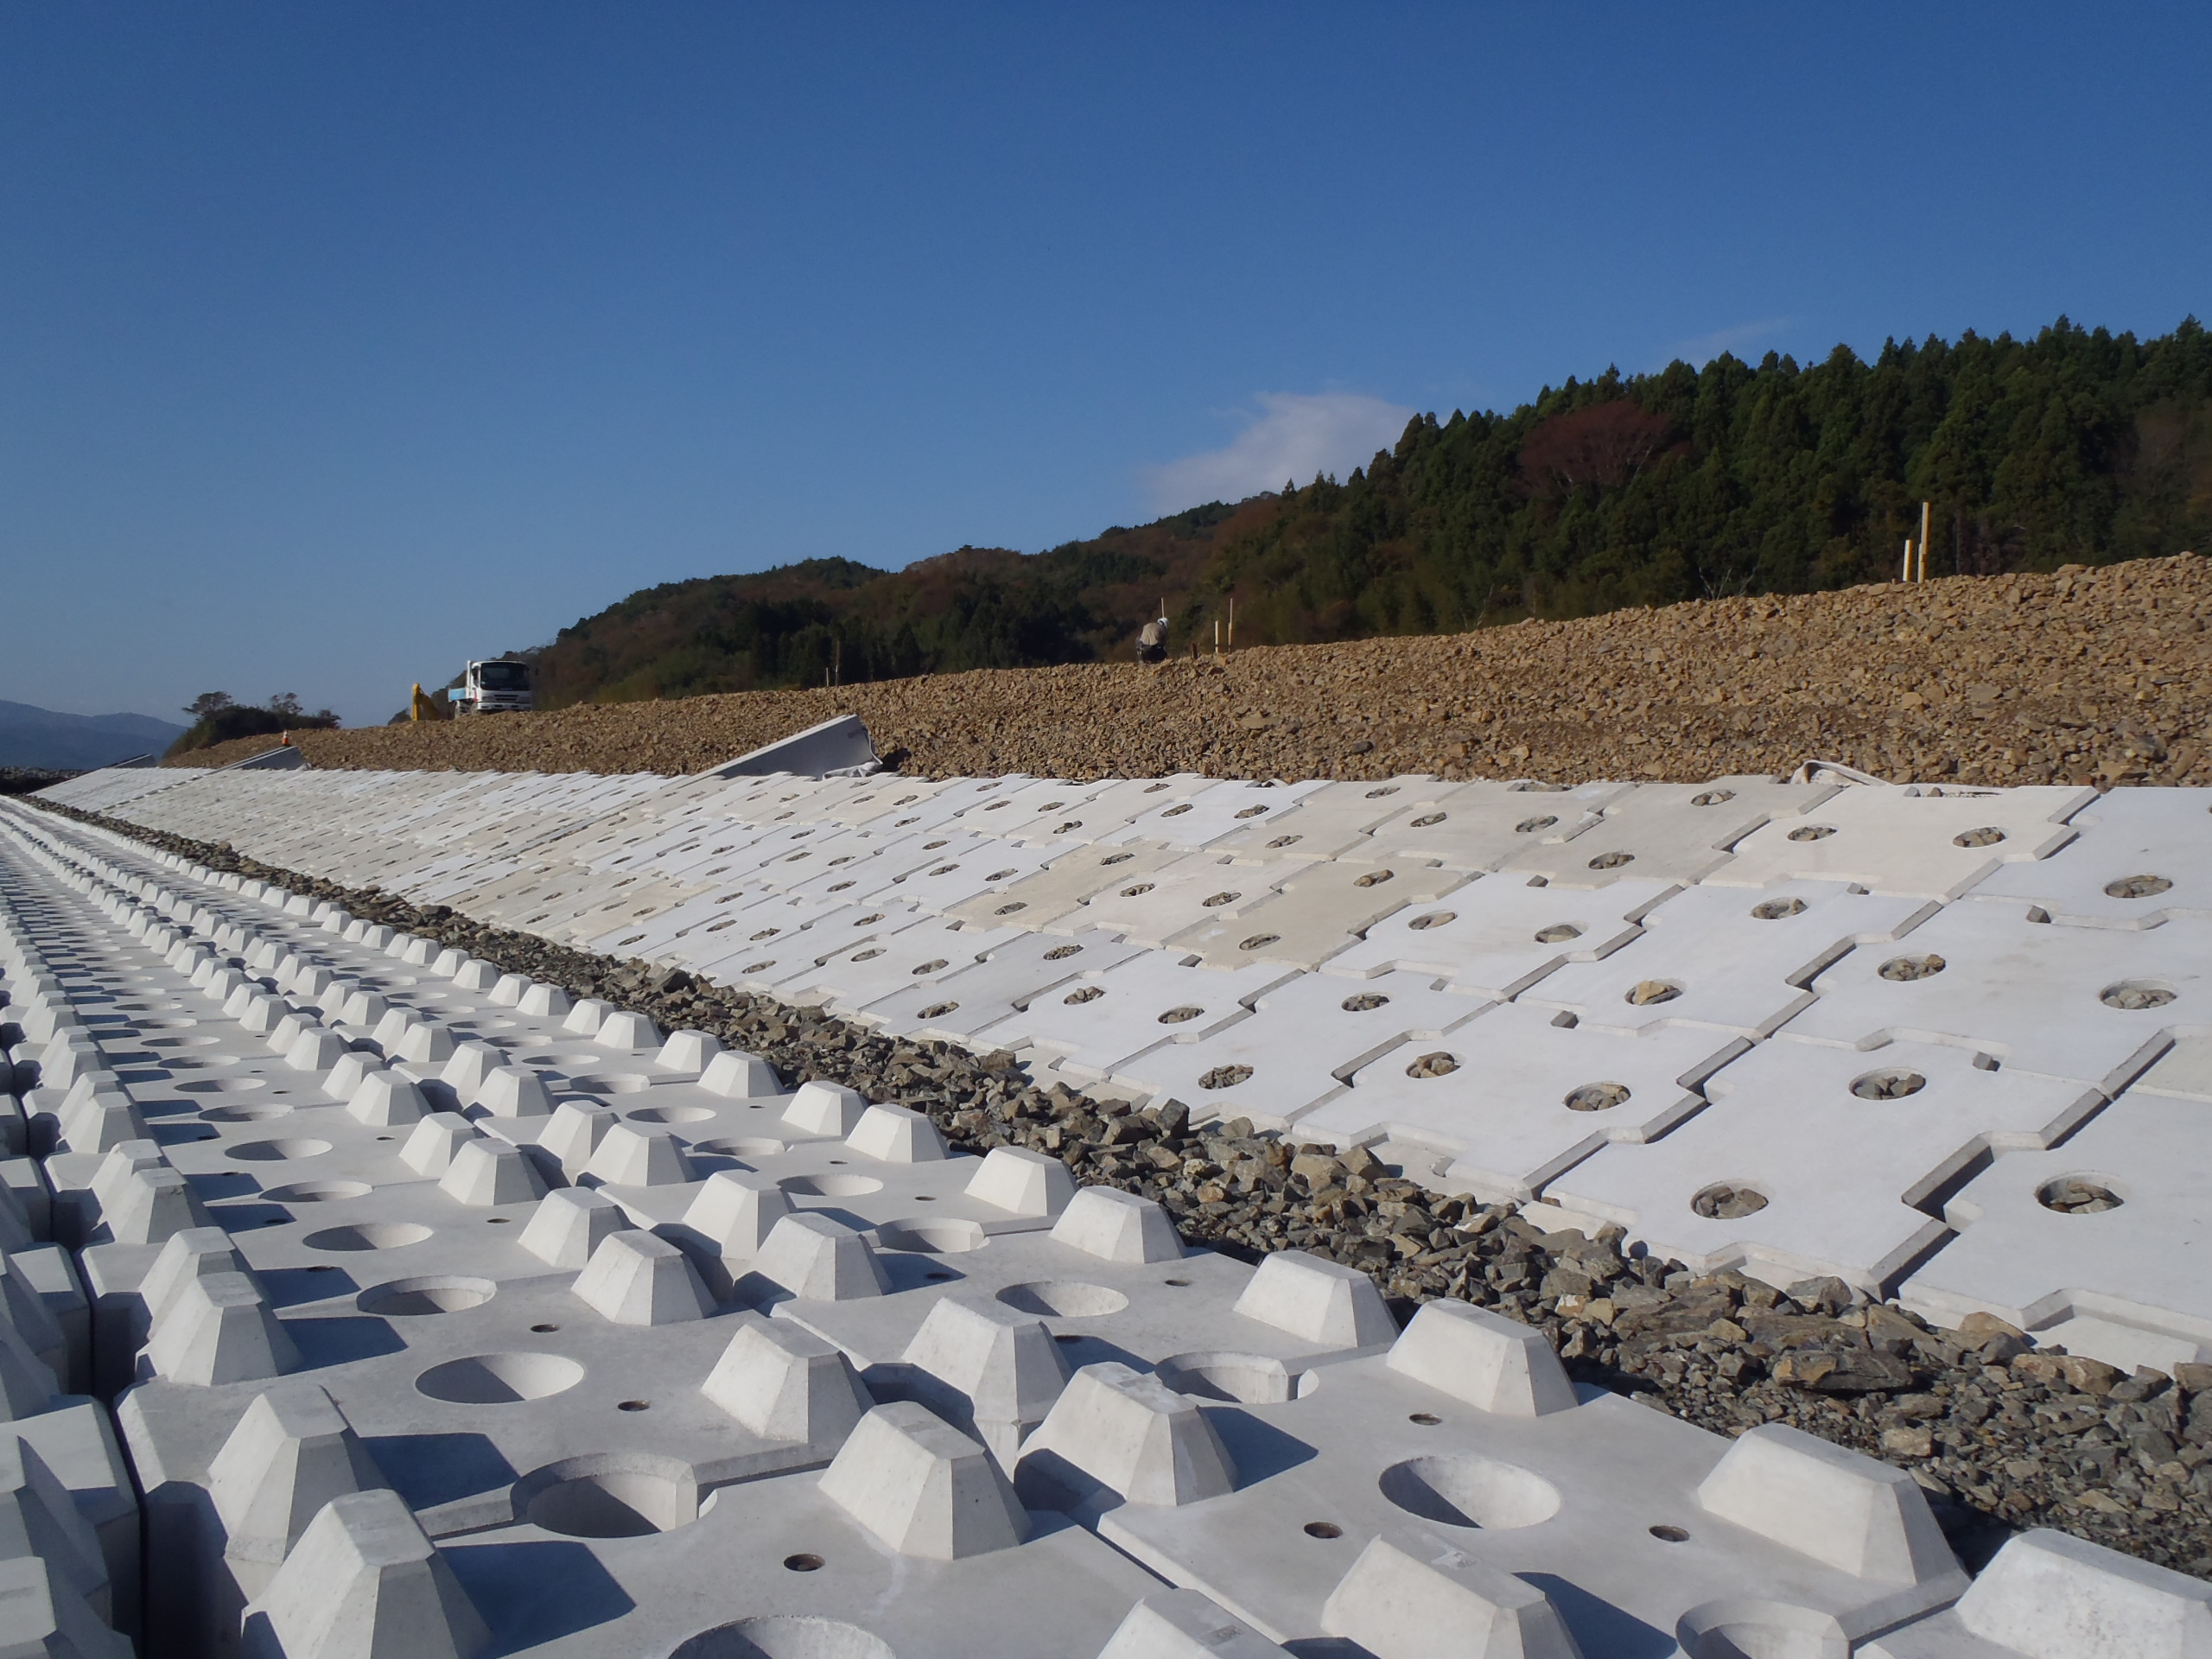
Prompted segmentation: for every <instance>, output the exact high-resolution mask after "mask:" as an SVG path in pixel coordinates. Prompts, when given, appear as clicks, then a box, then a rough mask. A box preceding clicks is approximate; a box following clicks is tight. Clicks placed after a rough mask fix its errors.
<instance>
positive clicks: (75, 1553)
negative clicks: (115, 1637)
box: [0, 1435, 120, 1651]
mask: <svg viewBox="0 0 2212 1659" xmlns="http://www.w3.org/2000/svg"><path fill="white" fill-rule="evenodd" d="M23 1555H36V1556H40V1557H42V1558H43V1559H44V1560H46V1561H47V1563H48V1565H49V1566H50V1567H53V1568H54V1570H55V1573H56V1575H57V1576H58V1577H59V1578H60V1580H62V1581H63V1582H65V1583H67V1585H68V1586H69V1587H70V1588H71V1589H72V1590H73V1591H74V1592H76V1593H77V1594H78V1595H79V1596H81V1597H82V1598H84V1599H85V1602H86V1605H88V1606H89V1607H91V1609H92V1611H93V1612H94V1613H96V1614H98V1615H99V1617H100V1618H104V1619H110V1620H112V1619H113V1618H114V1616H115V1607H116V1604H117V1602H118V1599H120V1598H118V1596H117V1594H116V1593H115V1592H116V1588H117V1586H114V1585H113V1584H112V1583H111V1580H110V1577H109V1573H108V1566H107V1558H106V1555H105V1553H104V1552H103V1551H102V1549H101V1548H100V1541H99V1536H98V1535H96V1534H95V1533H94V1532H93V1530H92V1527H91V1525H90V1524H89V1523H88V1522H86V1519H85V1517H84V1516H83V1515H82V1514H81V1513H80V1512H79V1509H78V1506H77V1503H76V1500H75V1499H74V1498H73V1497H71V1495H70V1492H69V1489H68V1488H67V1486H66V1485H64V1484H62V1482H61V1481H60V1478H58V1477H57V1476H56V1474H55V1473H54V1470H53V1468H52V1467H51V1466H49V1465H48V1462H47V1460H46V1459H45V1458H44V1457H42V1456H41V1454H40V1452H39V1451H38V1449H37V1448H36V1447H35V1446H33V1445H31V1444H30V1443H29V1442H28V1441H22V1440H16V1438H15V1437H13V1436H12V1435H0V1557H4V1558H16V1557H20V1556H23ZM3 1650H4V1649H0V1651H3Z"/></svg>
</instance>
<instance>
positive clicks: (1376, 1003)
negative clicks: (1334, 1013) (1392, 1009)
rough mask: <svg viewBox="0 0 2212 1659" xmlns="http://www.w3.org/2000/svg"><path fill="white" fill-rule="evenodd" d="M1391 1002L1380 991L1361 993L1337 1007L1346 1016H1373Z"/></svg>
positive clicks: (1347, 998) (1346, 999)
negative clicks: (1378, 1009)
mask: <svg viewBox="0 0 2212 1659" xmlns="http://www.w3.org/2000/svg"><path fill="white" fill-rule="evenodd" d="M1389 1000H1390V999H1389V997H1387V996H1385V995H1383V993H1382V992H1380V991H1361V992H1359V993H1358V994H1357V995H1354V996H1348V997H1346V998H1344V1001H1341V1002H1339V1003H1338V1004H1337V1006H1338V1007H1340V1008H1342V1009H1343V1010H1344V1012H1345V1013H1346V1014H1371V1013H1373V1012H1374V1011H1375V1010H1376V1009H1377V1008H1379V1007H1383V1006H1384V1005H1385V1004H1386V1003H1388V1002H1389Z"/></svg>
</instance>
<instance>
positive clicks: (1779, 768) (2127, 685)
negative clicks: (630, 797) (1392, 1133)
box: [188, 554, 2212, 784]
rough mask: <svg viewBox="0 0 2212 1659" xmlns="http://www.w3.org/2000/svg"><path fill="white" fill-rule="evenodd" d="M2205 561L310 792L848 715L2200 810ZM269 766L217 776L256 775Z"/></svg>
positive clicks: (1089, 752) (1225, 667) (801, 709)
mask: <svg viewBox="0 0 2212 1659" xmlns="http://www.w3.org/2000/svg"><path fill="white" fill-rule="evenodd" d="M2208 612H2212V561H2208V560H2206V559H2202V558H2199V557H2196V556H2194V555H2190V554H2183V555H2179V556H2176V557H2174V558H2171V559H2153V560H2144V561H2140V562H2137V563H2128V564H2118V565H2112V566H2108V567H2105V568H2103V569H2094V570H2088V569H2078V568H2069V569H2065V570H2061V571H2060V572H2058V573H2057V574H2056V575H2018V576H1993V577H1960V578H1955V579H1953V580H1949V581H1944V582H1929V583H1928V584H1926V585H1925V586H1923V587H1916V588H1908V587H1905V586H1903V585H1901V584H1895V583H1892V584H1887V585H1884V586H1879V587H1871V588H1852V589H1849V590H1847V591H1845V592H1842V593H1834V594H1812V595H1808V596H1804V597H1796V598H1774V599H1727V600H1716V601H1701V602H1698V603H1694V604H1687V605H1675V606H1670V607H1668V608H1666V609H1664V610H1644V611H1621V612H1616V613H1613V614H1611V615H1609V616H1600V617H1592V618H1590V619H1587V620H1583V621H1579V622H1559V623H1540V622H1527V623H1521V624H1518V625H1516V626H1512V627H1508V628H1493V629H1489V630H1486V631H1484V632H1479V633H1472V634H1453V635H1444V636H1433V637H1423V638H1414V639H1369V640H1362V641H1359V642H1357V643H1355V644H1351V645H1286V646H1279V647H1272V648H1268V649H1264V650H1255V651H1243V652H1236V653H1235V654H1233V655H1231V656H1229V657H1226V658H1221V659H1220V660H1218V661H1216V660H1215V659H1214V658H1211V657H1209V658H1204V659H1202V660H1200V661H1199V662H1198V663H1195V664H1194V663H1192V661H1191V660H1190V659H1189V658H1184V659H1183V660H1181V661H1179V662H1176V663H1173V664H1169V665H1167V666H1165V667H1162V668H1156V669H1155V668H1143V667H1139V666H1137V665H1135V664H1101V665H1085V666H1081V667H1072V668H1042V669H1014V670H1004V671H984V672H979V673H973V674H955V675H944V676H938V677H924V678H920V679H912V680H896V681H889V682H886V683H879V684H874V685H855V686H846V687H842V688H840V689H837V690H812V691H764V692H751V693H745V694H742V695H737V696H713V697H692V698H687V699H683V700H682V701H678V702H639V703H622V704H612V705H586V706H583V707H579V708H575V709H563V710H561V711H559V712H557V713H553V714H543V715H500V716H497V717H494V718H490V719H475V720H464V721H453V722H451V723H447V724H437V725H420V726H385V727H372V728H364V729H362V730H359V731H345V732H305V733H301V734H297V735H296V738H295V741H296V742H298V743H299V744H300V746H301V747H302V749H303V750H304V751H305V753H306V754H307V756H308V760H309V762H310V763H311V764H312V765H315V766H346V767H363V766H372V767H392V768H397V769H414V768H432V769H437V770H454V769H459V770H479V769H481V770H489V771H526V770H539V771H547V772H575V771H593V772H638V771H652V772H696V771H699V770H701V769H702V768H704V767H706V766H713V765H715V764H717V763H719V762H721V761H723V760H729V759H731V758H733V757H734V756H736V755H738V754H741V753H744V752H746V751H747V750H748V749H752V748H756V747H759V746H760V745H761V744H763V743H766V742H769V741H772V740H774V739H776V738H778V737H781V736H784V735H785V734H788V733H791V732H793V731H797V730H799V729H801V728H804V727H807V726H810V725H812V724H814V723H815V722H816V721H820V720H824V719H827V718H828V717H829V715H833V714H839V713H844V712H848V711H849V712H851V713H854V714H857V715H860V716H861V719H863V720H864V721H867V722H868V730H869V731H870V732H871V733H872V734H874V737H875V741H876V745H877V747H878V748H879V749H880V750H881V751H882V752H883V753H885V754H886V755H887V756H894V757H896V758H897V759H898V760H899V764H900V765H901V766H902V767H903V768H904V769H905V770H906V771H908V772H919V773H928V774H931V775H935V776H947V775H952V774H969V775H988V774H994V773H999V772H1028V773H1031V774H1033V775H1037V776H1052V777H1064V778H1071V779H1082V778H1093V777H1099V776H1103V775H1107V774H1114V775H1118V776H1149V775H1154V774H1159V773H1165V772H1205V773H1210V774H1211V775H1213V776H1217V777H1223V778H1268V777H1275V778H1316V777H1319V778H1382V777H1388V776H1389V775H1390V774H1392V773H1394V772H1442V773H1444V774H1446V776H1450V777H1473V778H1514V777H1535V778H1540V779H1544V780H1546V781H1548V782H1571V783H1581V782H1584V781H1586V780H1588V779H1593V778H1620V779H1672V780H1675V781H1682V782H1696V781H1702V780H1703V779H1707V778H1714V777H1719V776H1722V775H1724V774H1726V773H1729V772H1770V773H1771V772H1786V771H1788V770H1789V769H1791V768H1794V767H1795V766H1798V765H1799V764H1800V763H1802V762H1803V761H1805V760H1808V759H1814V758H1819V759H1822V760H1842V761H1845V762H1847V763H1848V764H1850V765H1852V766H1858V767H1860V768H1861V769H1862V770H1865V771H1867V772H1873V773H1875V774H1877V775H1878V776H1880V777H1884V778H1887V779H1892V780H1895V781H1898V782H1910V781H1922V782H1926V781H1933V780H1935V779H1944V778H1956V779H1961V780H1963V781H1970V782H1975V783H1984V784H2037V783H2048V782H2050V781H2052V780H2054V779H2058V780H2067V781H2076V782H2090V781H2095V780H2100V779H2101V780H2105V781H2109V782H2115V783H2117V782H2129V783H2145V782H2147V783H2158V784H2179V783H2212V757H2208V755H2207V753H2206V751H2205V747H2204V738H2205V735H2206V728H2207V726H2208V723H2212V634H2207V633H2206V632H2204V627H2205V624H2204V621H2203V618H2204V616H2205V615H2206V614H2207V613H2208ZM267 746H268V740H266V739H249V740H246V741H244V742H242V743H237V744H229V745H225V746H223V747H221V748H219V749H214V750H203V751H200V753H198V754H196V755H194V756H191V757H188V760H190V761H192V762H194V763H196V764H200V765H207V764H210V763H211V762H213V763H220V762H221V761H224V760H240V759H243V758H244V757H245V755H247V754H249V753H253V752H255V751H256V750H257V749H259V748H265V747H267Z"/></svg>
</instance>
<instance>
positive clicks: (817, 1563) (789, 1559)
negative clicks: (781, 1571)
mask: <svg viewBox="0 0 2212 1659" xmlns="http://www.w3.org/2000/svg"><path fill="white" fill-rule="evenodd" d="M784 1567H785V1570H786V1571H788V1572H792V1573H819V1572H820V1571H821V1570H822V1558H821V1557H820V1556H819V1555H786V1556H785V1557H784Z"/></svg>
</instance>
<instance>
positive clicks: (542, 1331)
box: [530, 1325, 561, 1337]
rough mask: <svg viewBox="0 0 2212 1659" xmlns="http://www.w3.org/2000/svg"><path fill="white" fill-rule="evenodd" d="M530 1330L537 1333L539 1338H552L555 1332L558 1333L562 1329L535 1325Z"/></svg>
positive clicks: (557, 1326) (556, 1326) (555, 1326)
mask: <svg viewBox="0 0 2212 1659" xmlns="http://www.w3.org/2000/svg"><path fill="white" fill-rule="evenodd" d="M530 1328H531V1330H532V1331H535V1332H537V1334H538V1335H539V1336H541V1337H543V1336H550V1335H551V1334H552V1333H553V1332H556V1331H558V1330H559V1329H560V1328H561V1327H560V1326H559V1325H531V1327H530Z"/></svg>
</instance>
